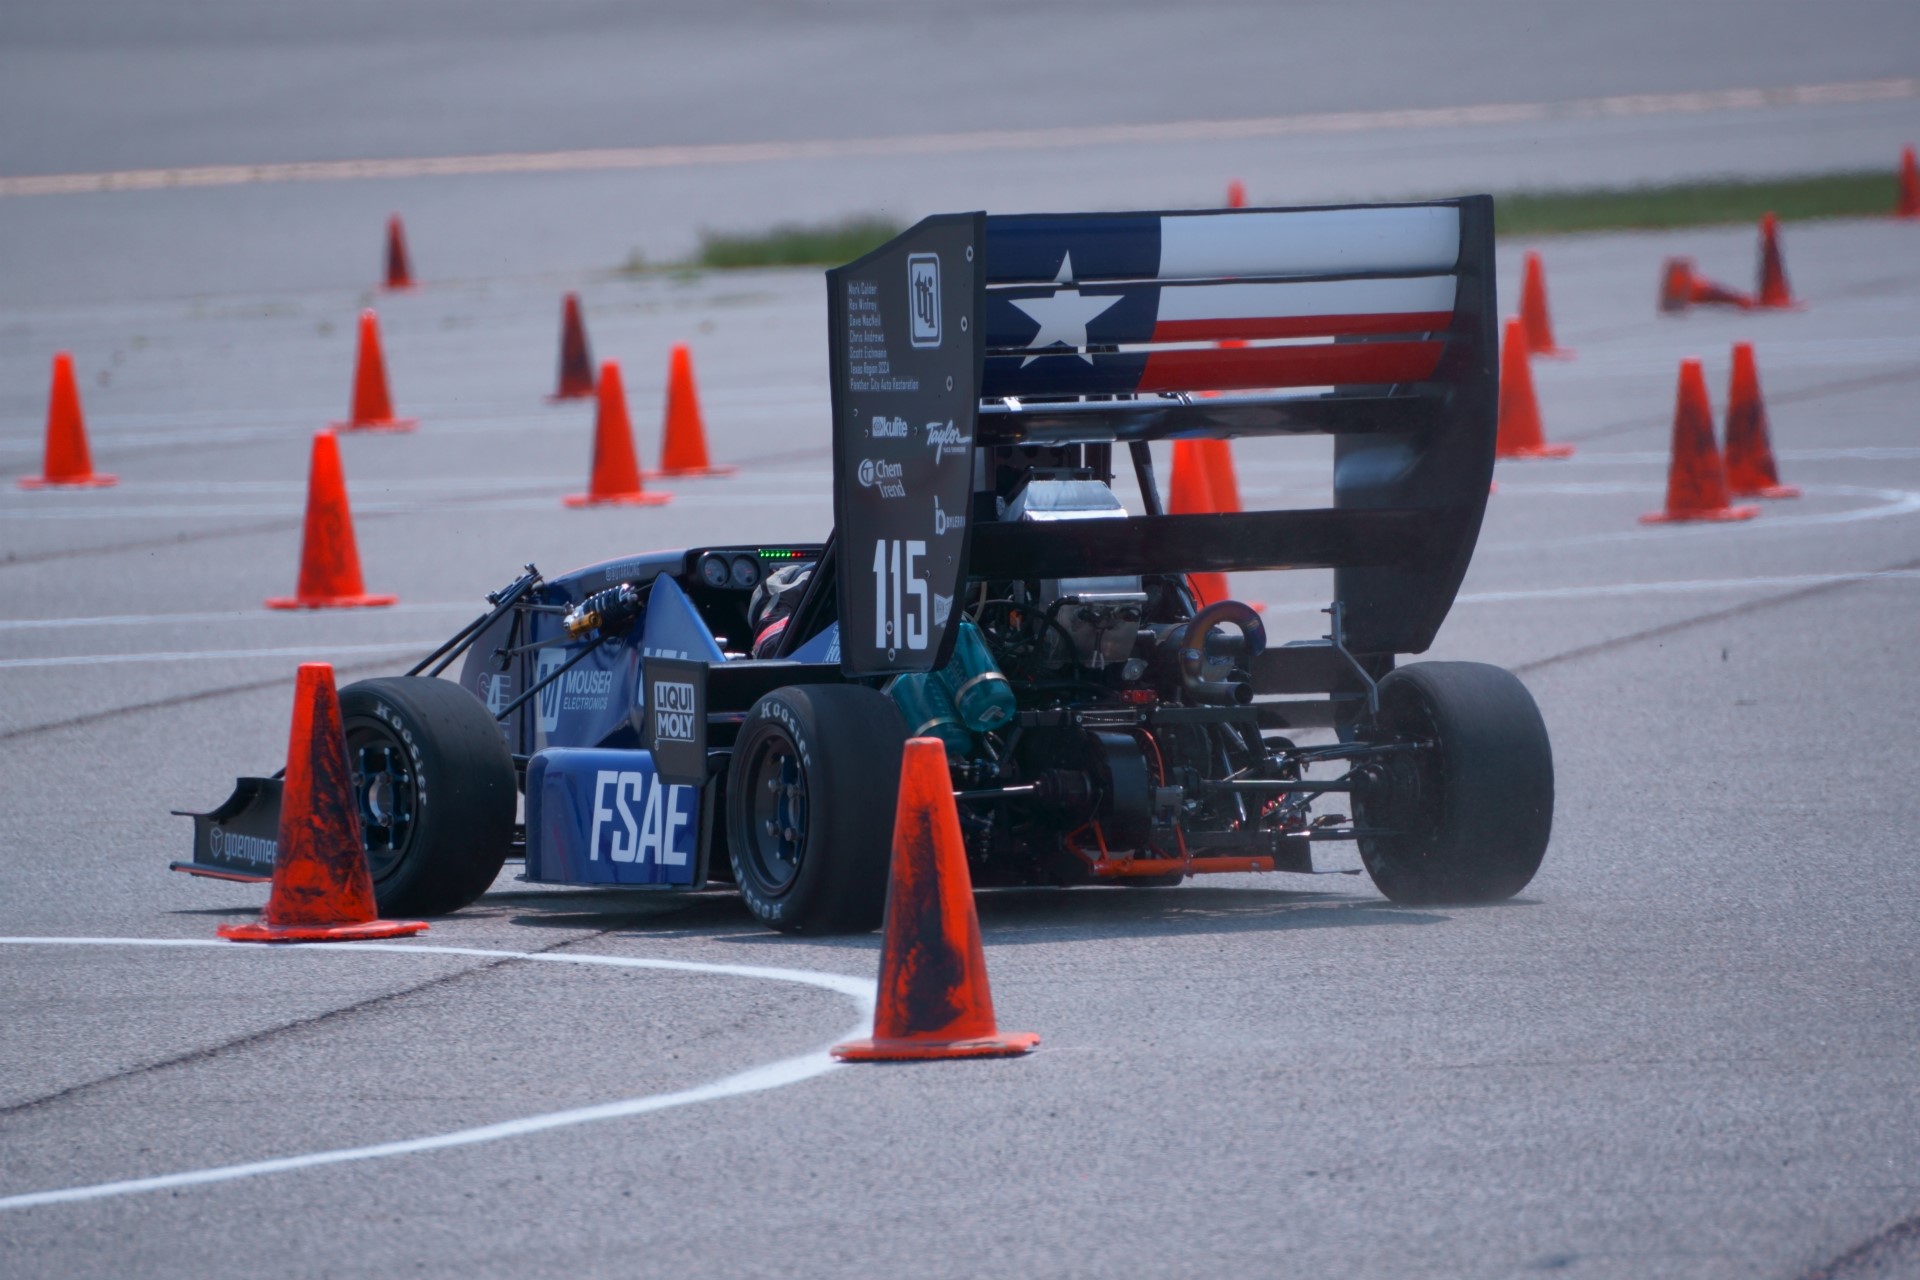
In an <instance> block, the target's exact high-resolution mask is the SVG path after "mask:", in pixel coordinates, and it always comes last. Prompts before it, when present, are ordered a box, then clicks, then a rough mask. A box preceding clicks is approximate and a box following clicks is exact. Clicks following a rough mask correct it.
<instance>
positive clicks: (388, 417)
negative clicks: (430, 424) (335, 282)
mask: <svg viewBox="0 0 1920 1280" xmlns="http://www.w3.org/2000/svg"><path fill="white" fill-rule="evenodd" d="M333 425H334V426H335V427H338V428H341V429H342V430H345V431H411V430H413V429H414V428H415V427H417V426H419V425H420V424H419V422H418V421H417V420H416V419H413V418H396V417H394V416H393V398H392V397H391V396H389V395H388V394H387V358H386V356H385V355H384V354H382V353H381V350H380V317H379V316H378V315H376V314H374V312H373V309H372V308H371V307H369V308H368V309H367V310H365V311H362V312H361V313H360V348H359V351H358V353H357V354H356V355H355V357H354V361H353V412H352V414H351V416H350V417H349V418H348V420H347V421H346V422H336V423H334V424H333Z"/></svg>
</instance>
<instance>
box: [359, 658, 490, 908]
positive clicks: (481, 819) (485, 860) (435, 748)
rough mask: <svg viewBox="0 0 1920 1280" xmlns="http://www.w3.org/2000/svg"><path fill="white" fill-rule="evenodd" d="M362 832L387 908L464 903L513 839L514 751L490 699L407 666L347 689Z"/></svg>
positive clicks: (482, 888) (482, 886) (481, 888)
mask: <svg viewBox="0 0 1920 1280" xmlns="http://www.w3.org/2000/svg"><path fill="white" fill-rule="evenodd" d="M340 714H341V719H342V720H343V721H344V722H345V726H346V731H347V759H348V762H349V763H350V765H351V766H352V770H353V785H354V791H355V794H356V795H357V796H358V798H359V802H360V829H361V832H360V833H361V838H362V839H363V840H364V841H365V842H366V846H367V864H368V868H369V869H370V870H371V871H372V872H373V892H374V897H375V899H376V900H377V901H378V902H379V905H380V914H381V915H383V916H437V915H446V914H447V913H449V912H452V911H458V910H459V909H460V908H461V907H464V906H466V905H467V904H468V903H470V902H472V901H473V900H474V899H475V898H478V897H479V896H480V895H481V894H483V893H485V892H486V891H487V888H488V886H490V885H492V884H493V879H494V877H495V876H497V875H499V874H500V867H501V864H503V863H504V862H505V861H506V860H507V853H508V850H509V849H510V847H511V846H512V843H513V819H514V810H515V804H516V792H517V786H516V784H515V781H514V772H513V757H512V756H511V755H509V754H508V752H507V744H506V739H505V738H503V737H502V736H501V734H500V726H499V725H498V724H497V723H495V721H494V718H493V717H492V716H491V715H490V714H488V712H487V709H486V707H484V706H482V705H481V703H480V701H479V699H477V698H475V697H474V696H473V695H472V694H471V693H469V692H467V691H466V690H465V689H463V688H461V687H460V686H459V685H457V684H455V683H453V682H452V681H451V680H438V679H433V678H430V677H424V676H397V677H390V678H385V679H379V680H362V681H360V682H359V683H357V684H350V685H348V686H347V687H346V688H344V689H342V690H341V691H340Z"/></svg>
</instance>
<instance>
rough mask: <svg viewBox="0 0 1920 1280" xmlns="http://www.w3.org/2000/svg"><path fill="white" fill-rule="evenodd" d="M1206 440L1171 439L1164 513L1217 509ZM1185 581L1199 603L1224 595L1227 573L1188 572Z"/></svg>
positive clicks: (1198, 513) (1201, 512)
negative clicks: (1171, 454) (1171, 459)
mask: <svg viewBox="0 0 1920 1280" xmlns="http://www.w3.org/2000/svg"><path fill="white" fill-rule="evenodd" d="M1208 443H1210V442H1209V441H1205V440H1175V441H1174V442H1173V474H1172V476H1171V477H1169V478H1168V480H1167V514H1168V515H1170V516H1210V515H1212V514H1214V512H1216V511H1218V510H1219V507H1218V506H1216V505H1215V504H1216V497H1215V494H1214V491H1213V482H1212V478H1211V476H1210V475H1209V472H1210V470H1211V467H1210V466H1209V465H1208V459H1207V451H1206V449H1205V447H1204V446H1206V445H1207V444H1208ZM1221 443H1223V444H1224V443H1225V441H1222V442H1221ZM1229 466H1231V463H1229ZM1236 497H1237V495H1236ZM1235 509H1236V510H1237V509H1238V508H1237V507H1236V508H1235ZM1187 582H1188V584H1189V585H1191V586H1192V587H1193V591H1194V594H1195V595H1197V596H1199V597H1200V603H1201V604H1203V605H1209V604H1213V603H1215V602H1217V601H1220V600H1225V599H1227V575H1226V574H1224V573H1210V572H1206V571H1201V572H1197V573H1189V574H1188V575H1187Z"/></svg>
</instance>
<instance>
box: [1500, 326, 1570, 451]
mask: <svg viewBox="0 0 1920 1280" xmlns="http://www.w3.org/2000/svg"><path fill="white" fill-rule="evenodd" d="M1572 452H1573V446H1572V445H1570V444H1548V443H1547V438H1546V436H1545V434H1543V433H1542V432H1541V430H1540V402H1539V401H1538V400H1537V399H1535V398H1534V394H1533V365H1532V363H1531V357H1529V356H1528V355H1527V334H1526V330H1525V329H1524V328H1523V327H1522V326H1521V323H1520V317H1519V316H1508V317H1507V333H1506V339H1505V341H1503V342H1502V343H1501V344H1500V418H1499V421H1498V422H1496V423H1495V424H1494V437H1493V456H1494V457H1496V458H1564V457H1567V456H1568V455H1569V454H1571V453H1572Z"/></svg>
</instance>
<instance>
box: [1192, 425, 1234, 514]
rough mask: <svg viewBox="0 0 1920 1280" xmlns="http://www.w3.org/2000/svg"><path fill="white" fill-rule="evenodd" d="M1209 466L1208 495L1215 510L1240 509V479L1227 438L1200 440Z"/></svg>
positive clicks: (1204, 458) (1207, 466) (1201, 451)
mask: <svg viewBox="0 0 1920 1280" xmlns="http://www.w3.org/2000/svg"><path fill="white" fill-rule="evenodd" d="M1195 443H1196V444H1198V445H1199V446H1200V460H1201V461H1202V462H1204V463H1205V464H1206V468H1207V495H1208V497H1210V498H1212V499H1213V509H1214V510H1215V511H1238V510H1240V481H1239V478H1238V477H1236V476H1235V475H1234V473H1233V446H1232V445H1231V444H1230V443H1229V442H1228V441H1225V440H1199V441H1195Z"/></svg>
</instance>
